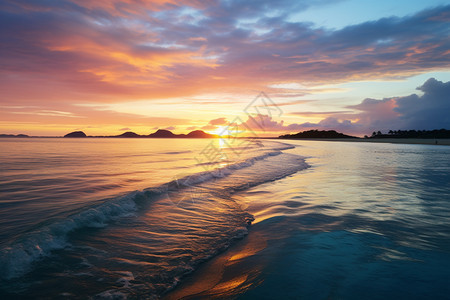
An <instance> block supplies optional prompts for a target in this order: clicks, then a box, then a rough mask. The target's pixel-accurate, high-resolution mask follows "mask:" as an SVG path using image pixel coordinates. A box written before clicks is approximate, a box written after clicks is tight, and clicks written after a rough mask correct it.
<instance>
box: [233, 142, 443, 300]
mask: <svg viewBox="0 0 450 300" xmlns="http://www.w3.org/2000/svg"><path fill="white" fill-rule="evenodd" d="M293 143H294V144H296V145H298V147H297V148H295V149H293V150H289V151H290V152H295V153H301V154H302V155H305V156H306V157H307V159H306V162H307V163H309V164H310V165H311V168H309V169H307V170H304V171H301V172H299V173H296V174H294V175H292V176H289V177H287V178H284V179H281V180H279V181H277V182H273V183H266V184H263V185H260V186H258V187H255V188H252V189H249V190H247V191H245V192H243V193H241V194H239V196H240V198H239V199H240V200H241V201H243V202H244V203H246V205H248V207H247V208H246V209H247V211H248V212H250V213H251V214H253V215H254V216H255V219H256V220H255V223H254V225H253V226H252V229H251V232H250V234H260V235H261V236H262V237H264V239H266V242H267V246H266V248H265V249H264V250H261V251H259V252H258V253H257V254H255V255H254V256H252V257H249V258H247V260H248V261H249V262H251V263H253V265H257V264H259V265H260V266H259V267H258V270H257V272H256V273H257V275H256V276H254V277H252V278H253V279H252V284H253V287H252V288H250V289H249V290H246V291H245V292H242V291H240V290H239V289H237V292H236V294H237V296H238V299H449V296H448V295H450V285H449V282H450V273H449V271H448V270H449V268H450V148H448V147H445V146H442V147H434V146H426V145H399V144H368V143H367V144H366V143H341V142H336V143H334V142H333V143H330V142H328V143H327V142H309V141H308V142H307V141H305V142H301V141H294V142H293ZM249 272H250V273H251V272H255V271H254V270H251V269H249ZM256 273H255V274H256ZM246 284H248V282H247V283H246Z"/></svg>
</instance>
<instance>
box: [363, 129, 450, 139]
mask: <svg viewBox="0 0 450 300" xmlns="http://www.w3.org/2000/svg"><path fill="white" fill-rule="evenodd" d="M364 138H365V139H450V130H447V129H435V130H389V132H388V133H381V131H377V132H375V131H374V132H373V133H372V135H371V136H367V135H366V136H364Z"/></svg>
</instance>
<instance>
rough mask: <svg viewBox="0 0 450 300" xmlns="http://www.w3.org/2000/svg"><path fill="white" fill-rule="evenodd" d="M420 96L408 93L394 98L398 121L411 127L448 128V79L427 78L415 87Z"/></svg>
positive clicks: (449, 92)
mask: <svg viewBox="0 0 450 300" xmlns="http://www.w3.org/2000/svg"><path fill="white" fill-rule="evenodd" d="M417 89H418V90H420V91H422V92H423V93H424V94H423V95H422V96H418V95H415V94H414V95H410V96H407V97H400V98H397V99H396V103H397V107H395V108H394V111H396V112H397V113H399V114H400V121H401V122H402V123H403V124H404V126H405V127H407V128H412V129H440V128H450V81H449V82H445V83H444V82H442V81H438V80H436V79H434V78H430V79H428V80H427V81H426V82H425V83H424V84H423V85H422V86H420V87H418V88H417Z"/></svg>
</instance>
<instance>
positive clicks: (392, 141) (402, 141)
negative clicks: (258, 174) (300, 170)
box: [280, 138, 450, 146]
mask: <svg viewBox="0 0 450 300" xmlns="http://www.w3.org/2000/svg"><path fill="white" fill-rule="evenodd" d="M280 140H297V141H327V142H358V143H390V144H421V145H447V146H449V145H450V139H408V138H406V139H396V138H392V139H390V138H383V139H374V138H370V139H346V138H342V139H320V138H318V139H308V138H304V139H280Z"/></svg>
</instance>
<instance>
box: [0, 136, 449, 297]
mask: <svg viewBox="0 0 450 300" xmlns="http://www.w3.org/2000/svg"><path fill="white" fill-rule="evenodd" d="M0 148H1V152H0V164H1V166H2V168H1V177H0V207H1V209H0V268H1V270H2V272H1V273H0V296H1V298H2V299H10V298H11V299H16V298H23V299H49V298H58V299H59V298H60V299H86V298H93V299H126V298H128V299H159V298H161V297H165V296H169V297H170V295H171V294H173V293H175V292H176V291H177V290H178V289H179V288H181V289H182V288H183V285H186V282H187V281H188V280H191V281H194V283H195V276H196V274H197V272H195V271H196V270H199V269H202V268H204V266H205V265H207V264H208V263H210V262H213V261H214V260H215V259H217V258H218V257H220V256H223V255H227V253H234V252H236V255H234V256H233V257H232V258H230V260H229V262H228V264H227V265H225V266H224V270H225V271H227V270H228V271H230V270H231V269H230V266H231V265H232V266H233V267H234V268H236V270H238V271H237V272H234V273H233V272H231V273H230V272H228V273H227V274H229V276H228V275H227V276H228V277H229V278H225V277H222V278H219V279H218V281H217V282H216V285H212V286H210V287H208V288H205V289H204V290H202V291H200V292H197V294H196V295H194V296H193V295H190V296H189V295H188V296H187V297H186V298H189V297H191V298H192V299H195V298H204V299H209V298H239V299H425V298H427V299H430V298H434V299H445V298H446V297H448V296H447V295H449V294H450V288H449V285H448V282H449V273H448V270H449V269H450V225H449V224H450V203H449V199H450V147H447V146H439V145H437V146H435V145H403V144H371V143H351V142H313V141H282V142H281V141H275V140H258V141H246V140H235V141H229V140H221V139H214V140H209V139H112V138H108V139H106V138H104V139H101V138H88V139H63V138H48V139H47V138H28V139H19V138H17V139H16V138H14V139H12V138H10V139H1V140H0ZM240 249H241V250H240ZM249 249H250V250H251V251H249ZM233 251H234V252H233ZM230 262H232V263H230ZM225 271H224V272H225ZM230 274H231V275H230ZM227 280H228V281H232V282H234V284H231V285H230V284H228V285H227V284H224V283H227V282H226V281H227ZM224 286H225V287H227V288H225V289H224V288H223V287H224ZM219 287H221V288H219Z"/></svg>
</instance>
